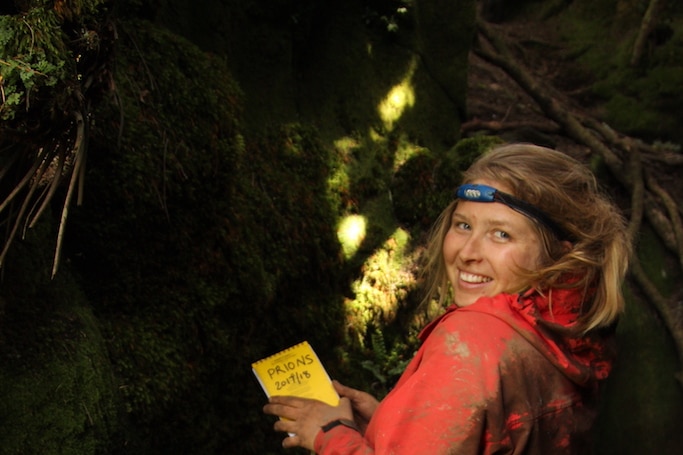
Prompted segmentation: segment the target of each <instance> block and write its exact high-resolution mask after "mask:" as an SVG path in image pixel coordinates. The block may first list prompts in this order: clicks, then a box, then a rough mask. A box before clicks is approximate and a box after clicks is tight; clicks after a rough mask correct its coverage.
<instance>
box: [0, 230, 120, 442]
mask: <svg viewBox="0 0 683 455" xmlns="http://www.w3.org/2000/svg"><path fill="white" fill-rule="evenodd" d="M51 239H52V232H51V229H49V223H40V224H39V225H38V226H37V227H36V228H35V229H34V230H31V231H30V232H29V234H28V236H27V237H26V239H25V240H24V241H22V242H19V243H17V244H16V245H15V248H16V250H15V251H13V252H12V254H10V256H9V257H8V261H7V264H6V265H5V267H4V268H3V271H4V272H5V274H4V282H3V285H2V288H1V290H0V295H1V297H0V365H2V366H1V367H0V426H1V427H2V435H3V436H2V448H1V449H0V452H2V453H3V454H8V455H9V454H26V453H50V454H73V455H76V454H98V453H105V452H107V451H108V450H109V448H110V447H113V446H115V445H116V444H117V443H120V442H122V441H120V438H121V434H122V432H123V427H124V426H123V421H122V420H121V419H120V412H119V411H120V401H119V399H118V396H117V395H116V385H115V383H114V381H113V375H112V369H111V365H110V363H109V358H108V354H107V350H106V346H105V340H104V338H103V337H102V334H101V332H100V329H99V324H98V321H97V320H96V318H95V317H94V315H93V313H92V311H91V309H90V308H89V307H88V305H87V301H86V299H85V297H84V295H83V294H82V292H80V291H79V288H78V284H77V282H76V281H75V280H74V279H73V277H72V276H71V272H70V269H69V268H68V267H64V268H63V269H62V271H61V273H60V274H59V276H58V277H57V278H56V279H55V280H53V281H48V280H47V277H49V273H47V271H48V270H49V267H50V262H51V257H50V249H48V248H46V247H45V245H50V244H51V243H52V242H51Z"/></svg>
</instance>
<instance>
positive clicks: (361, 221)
mask: <svg viewBox="0 0 683 455" xmlns="http://www.w3.org/2000/svg"><path fill="white" fill-rule="evenodd" d="M366 226H367V219H366V218H365V217H364V216H362V215H348V216H347V217H345V218H344V219H343V220H342V221H341V223H339V228H338V229H337V238H338V239H339V243H341V246H342V250H343V251H344V257H345V258H346V259H349V258H351V257H353V255H354V254H356V251H358V248H360V245H361V243H363V240H364V239H365V228H366Z"/></svg>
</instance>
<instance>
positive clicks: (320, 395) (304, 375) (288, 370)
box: [251, 341, 339, 406]
mask: <svg viewBox="0 0 683 455" xmlns="http://www.w3.org/2000/svg"><path fill="white" fill-rule="evenodd" d="M251 368H252V370H253V371H254V374H255V375H256V379H258V381H259V383H260V384H261V387H262V388H263V391H264V392H265V393H266V396H268V397H271V396H274V395H282V396H284V395H288V396H297V397H302V398H312V399H315V400H320V401H323V402H325V403H327V404H329V405H332V406H337V405H338V404H339V395H338V394H337V391H336V390H334V387H333V386H332V381H331V380H330V377H329V375H328V374H327V371H325V367H324V366H323V364H322V363H321V362H320V359H319V358H318V356H317V355H316V353H315V351H313V348H312V347H311V345H310V344H309V343H308V341H304V342H302V343H299V344H297V345H294V346H292V347H290V348H287V349H285V350H283V351H280V352H278V353H277V354H273V355H271V356H269V357H266V358H265V359H261V360H259V361H257V362H254V363H252V364H251Z"/></svg>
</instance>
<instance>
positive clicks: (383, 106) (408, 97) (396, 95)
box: [377, 58, 417, 131]
mask: <svg viewBox="0 0 683 455" xmlns="http://www.w3.org/2000/svg"><path fill="white" fill-rule="evenodd" d="M416 67H417V60H416V59H415V58H413V59H412V61H411V62H410V67H409V68H408V72H407V73H406V76H405V77H404V78H403V80H402V81H401V82H400V83H398V84H396V85H394V86H393V87H392V88H391V90H389V93H388V94H387V96H386V97H385V98H384V99H383V100H382V101H381V102H380V103H379V105H378V106H377V111H378V112H379V116H380V118H381V119H382V122H384V126H385V128H386V129H387V130H390V131H391V130H392V129H393V127H394V123H395V122H396V121H397V120H398V119H400V118H401V116H402V115H403V113H404V111H405V110H406V109H407V108H409V107H412V106H414V105H415V90H414V89H413V84H412V79H413V74H414V73H415V68H416Z"/></svg>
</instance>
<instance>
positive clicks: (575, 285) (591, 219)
mask: <svg viewBox="0 0 683 455" xmlns="http://www.w3.org/2000/svg"><path fill="white" fill-rule="evenodd" d="M428 253H429V255H428V258H429V261H428V263H427V266H426V273H427V283H428V291H429V292H428V296H427V298H429V299H431V298H438V299H439V300H440V301H441V302H442V303H446V302H447V301H448V300H449V299H450V300H452V303H453V304H452V305H451V306H450V307H449V308H448V310H447V312H446V313H445V314H444V315H442V316H441V317H440V318H438V319H437V320H435V321H433V322H432V323H430V324H429V325H428V326H427V327H426V328H425V329H424V330H423V331H422V333H421V334H420V338H421V340H422V345H421V347H420V349H419V350H418V352H417V353H416V355H415V358H414V359H413V360H412V361H411V363H410V364H409V365H408V367H407V368H406V371H405V372H404V373H403V375H402V376H401V378H400V379H399V381H398V383H397V384H396V386H395V387H394V389H393V390H392V391H391V392H390V393H389V394H388V395H387V396H386V397H385V398H384V400H383V401H382V402H381V403H378V402H377V401H376V400H375V399H374V398H372V397H371V396H370V395H368V394H366V393H364V392H360V391H358V390H355V389H351V388H348V387H345V386H343V385H341V384H339V383H335V387H336V388H337V391H338V392H339V395H340V396H341V397H342V400H341V402H340V404H339V406H337V407H332V406H328V405H325V404H323V403H320V402H317V401H314V400H305V399H299V398H294V397H273V398H272V399H271V400H270V402H269V404H267V405H266V406H265V407H264V412H266V413H267V414H273V415H277V416H281V417H284V418H285V419H287V420H279V421H278V422H277V423H276V424H275V429H276V430H277V431H286V432H289V433H290V434H291V436H290V437H288V438H286V439H285V440H284V441H283V446H284V447H296V446H302V447H306V448H308V449H311V450H314V451H316V452H317V453H320V454H372V453H378V454H493V453H495V454H503V453H505V454H512V453H515V454H517V453H526V454H579V453H580V454H585V453H588V452H590V446H591V441H590V430H591V426H592V424H593V421H594V418H595V416H596V410H597V402H596V400H597V395H598V386H599V383H600V381H601V380H603V379H605V378H606V377H607V375H608V374H609V371H610V368H611V362H612V354H613V353H612V349H611V347H610V346H611V343H610V339H611V334H612V333H613V329H614V325H615V323H616V320H617V317H618V315H619V314H620V312H621V311H622V308H623V304H624V303H623V296H622V293H621V284H622V280H623V278H624V275H625V273H626V269H627V264H628V257H629V254H630V242H629V239H628V237H627V231H626V226H625V222H624V220H623V218H622V216H621V215H620V213H619V210H618V208H617V207H616V206H615V205H614V204H612V203H611V202H610V201H609V199H608V198H606V197H605V196H604V195H603V194H602V193H601V192H600V191H599V189H598V186H597V183H596V180H595V178H594V176H593V175H592V173H591V172H590V171H589V170H588V169H587V168H586V167H584V166H583V165H582V164H580V163H579V162H577V161H575V160H574V159H571V158H570V157H568V156H567V155H565V154H563V153H560V152H557V151H554V150H551V149H547V148H543V147H538V146H533V145H528V144H514V145H506V146H502V147H498V148H495V149H493V150H492V151H490V152H489V153H486V154H484V155H483V156H482V157H480V158H479V159H478V160H477V161H476V162H475V163H474V164H473V165H472V166H471V167H470V168H469V169H468V170H467V171H466V172H465V174H464V184H463V185H462V186H460V187H459V188H458V189H457V192H456V199H455V200H454V201H453V202H452V203H451V204H450V205H449V206H448V207H447V208H446V209H445V210H444V212H443V213H442V215H441V217H440V219H439V220H438V221H437V223H436V225H435V229H434V231H433V234H432V238H431V241H430V243H429V248H428Z"/></svg>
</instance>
